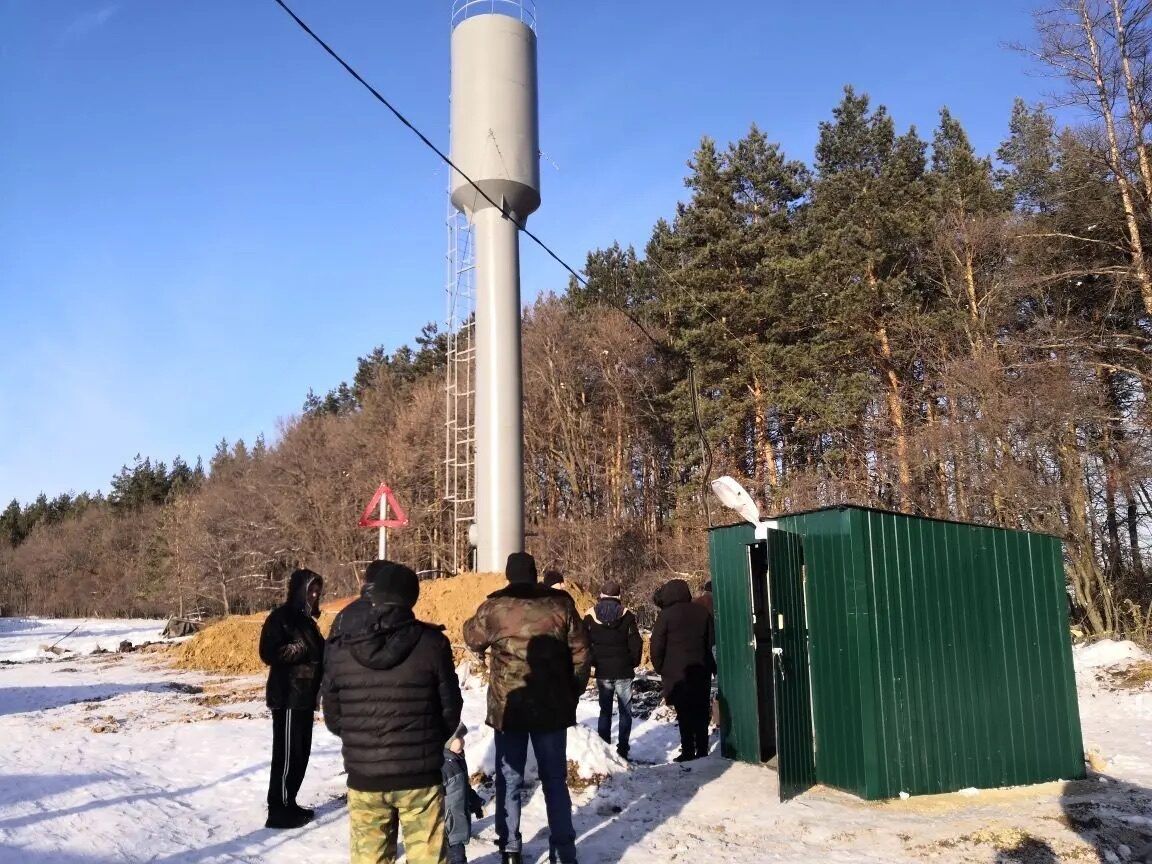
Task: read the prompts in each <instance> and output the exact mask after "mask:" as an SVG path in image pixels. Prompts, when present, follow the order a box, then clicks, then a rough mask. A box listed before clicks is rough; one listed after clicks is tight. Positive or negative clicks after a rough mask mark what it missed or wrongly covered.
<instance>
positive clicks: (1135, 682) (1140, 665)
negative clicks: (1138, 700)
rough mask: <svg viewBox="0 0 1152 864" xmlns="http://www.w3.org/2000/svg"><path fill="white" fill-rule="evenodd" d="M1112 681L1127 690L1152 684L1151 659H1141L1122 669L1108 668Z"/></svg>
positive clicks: (1138, 688) (1141, 688)
mask: <svg viewBox="0 0 1152 864" xmlns="http://www.w3.org/2000/svg"><path fill="white" fill-rule="evenodd" d="M1109 675H1110V678H1111V680H1112V683H1113V684H1115V685H1116V686H1118V687H1124V688H1126V689H1129V690H1143V689H1144V688H1145V687H1147V686H1148V685H1150V684H1152V660H1141V661H1139V662H1137V663H1133V664H1132V665H1130V666H1125V667H1124V668H1123V669H1113V670H1110V673H1109Z"/></svg>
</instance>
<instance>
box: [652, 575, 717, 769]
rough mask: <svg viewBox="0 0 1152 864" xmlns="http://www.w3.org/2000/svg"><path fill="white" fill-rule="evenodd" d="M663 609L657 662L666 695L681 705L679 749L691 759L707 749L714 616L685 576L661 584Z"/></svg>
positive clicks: (655, 633)
mask: <svg viewBox="0 0 1152 864" xmlns="http://www.w3.org/2000/svg"><path fill="white" fill-rule="evenodd" d="M659 596H660V605H661V609H660V614H659V616H658V617H657V618H656V626H655V627H654V628H653V630H652V668H653V669H655V670H656V672H657V673H658V674H659V675H660V680H661V683H662V689H663V692H664V698H665V699H666V700H667V702H668V704H669V705H671V706H672V707H673V708H675V709H676V722H677V723H678V724H679V726H680V755H679V756H677V757H676V761H677V762H687V761H689V760H691V759H697V758H699V757H701V756H707V755H708V717H709V705H708V703H709V700H710V699H711V690H712V673H713V672H714V671H715V668H716V667H715V662H714V660H713V659H712V646H713V644H714V642H715V633H714V630H713V624H712V616H711V615H710V614H709V613H708V610H707V609H705V608H704V607H703V606H701V605H700V604H698V603H693V602H692V591H691V590H690V589H689V588H688V583H687V582H685V581H684V580H683V579H673V580H671V581H670V582H667V583H665V584H664V585H663V586H662V587H661V588H660V590H659Z"/></svg>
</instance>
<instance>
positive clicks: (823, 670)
mask: <svg viewBox="0 0 1152 864" xmlns="http://www.w3.org/2000/svg"><path fill="white" fill-rule="evenodd" d="M779 523H780V527H782V528H785V529H786V530H790V531H796V532H797V533H801V534H804V535H805V561H806V563H807V567H808V580H807V584H808V615H809V621H808V626H809V632H810V634H811V654H812V683H813V718H814V728H815V737H816V768H817V777H818V778H819V780H820V781H821V782H824V783H827V784H829V785H833V786H837V787H839V788H842V789H846V790H849V791H852V792H855V793H857V794H859V795H862V796H864V797H866V798H890V797H894V796H896V795H898V794H899V793H900V792H908V793H909V794H932V793H938V792H948V791H955V790H959V789H964V788H968V787H978V788H991V787H997V786H1007V785H1022V784H1028V783H1038V782H1044V781H1048V780H1057V779H1074V778H1077V777H1082V776H1083V774H1084V766H1083V743H1082V740H1081V733H1080V720H1079V712H1078V708H1077V704H1076V684H1075V675H1074V671H1073V667H1072V649H1071V639H1070V635H1069V631H1068V618H1067V601H1066V599H1065V589H1064V576H1063V564H1062V557H1061V548H1060V541H1059V540H1057V539H1055V538H1053V537H1048V536H1044V535H1039V534H1028V533H1024V532H1019V531H1007V530H1003V529H999V528H989V527H984V526H978V525H965V524H958V523H953V522H944V521H938V520H931V519H920V518H916V517H911V516H905V515H901V514H896V513H885V512H880V511H873V510H866V509H861V508H833V509H827V510H821V511H816V512H813V513H806V514H799V515H796V516H787V517H782V518H781V519H780V520H779Z"/></svg>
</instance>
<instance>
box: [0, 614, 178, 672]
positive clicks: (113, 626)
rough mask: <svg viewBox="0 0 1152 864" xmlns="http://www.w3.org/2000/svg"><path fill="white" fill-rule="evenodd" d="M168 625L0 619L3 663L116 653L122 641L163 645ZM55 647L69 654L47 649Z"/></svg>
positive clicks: (149, 621)
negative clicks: (100, 652) (97, 651)
mask: <svg viewBox="0 0 1152 864" xmlns="http://www.w3.org/2000/svg"><path fill="white" fill-rule="evenodd" d="M166 623H167V622H166V621H162V620H152V619H149V618H140V619H124V620H115V619H114V620H101V619H99V618H91V619H79V618H55V619H49V618H3V619H0V661H7V662H9V663H34V662H37V661H42V660H59V659H60V658H61V656H69V655H70V656H75V655H79V654H91V653H92V652H93V651H95V650H96V649H97V648H103V649H104V650H105V651H115V650H116V648H117V647H118V646H119V645H120V643H121V642H131V643H132V644H133V645H141V644H143V643H145V642H160V641H163V637H162V635H161V634H162V633H163V631H164V626H165V624H166ZM52 645H55V646H56V648H57V649H60V650H63V651H64V652H66V653H65V654H64V655H60V654H58V653H56V652H54V651H48V650H45V649H46V648H47V647H48V646H52Z"/></svg>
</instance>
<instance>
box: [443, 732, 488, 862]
mask: <svg viewBox="0 0 1152 864" xmlns="http://www.w3.org/2000/svg"><path fill="white" fill-rule="evenodd" d="M467 732H468V728H467V727H466V726H465V725H464V724H463V723H461V724H460V727H459V728H458V729H457V730H456V734H455V735H454V736H453V737H452V740H451V741H449V742H448V746H447V747H445V748H444V833H445V835H446V837H447V844H446V845H447V846H448V864H468V853H467V852H466V851H465V847H466V846H467V845H468V840H469V839H470V838H471V837H472V818H471V817H472V816H475V817H476V818H477V819H479V818H480V817H481V816H483V815H484V799H483V798H481V797H480V796H479V795H477V794H476V793H475V791H473V789H472V786H471V784H469V782H468V763H467V761H465V759H464V736H465V735H466V734H467Z"/></svg>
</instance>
